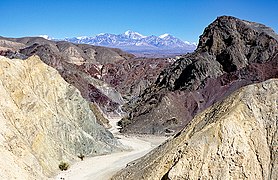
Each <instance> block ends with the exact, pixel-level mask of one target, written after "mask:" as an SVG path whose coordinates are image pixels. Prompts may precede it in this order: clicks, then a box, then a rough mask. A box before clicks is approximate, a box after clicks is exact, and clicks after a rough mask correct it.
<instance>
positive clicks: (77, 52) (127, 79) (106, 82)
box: [0, 37, 173, 116]
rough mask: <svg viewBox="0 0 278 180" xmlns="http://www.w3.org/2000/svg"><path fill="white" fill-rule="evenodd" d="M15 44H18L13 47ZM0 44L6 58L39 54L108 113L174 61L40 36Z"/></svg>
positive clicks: (3, 41) (115, 110)
mask: <svg viewBox="0 0 278 180" xmlns="http://www.w3.org/2000/svg"><path fill="white" fill-rule="evenodd" d="M1 42H2V43H1ZM14 44H20V45H21V46H14V48H13V46H12V45H14ZM1 45H2V46H3V48H2V50H1V49H0V54H1V55H3V56H6V57H9V58H21V59H25V58H27V57H29V56H32V55H38V56H39V57H40V58H41V59H42V60H43V61H44V62H45V63H46V64H48V65H50V66H52V67H54V68H55V69H57V70H58V71H59V73H60V74H61V75H62V77H63V78H64V79H65V80H66V81H67V82H68V83H70V84H72V85H74V86H75V87H76V88H78V89H79V90H80V92H81V94H82V96H83V97H84V98H86V99H87V100H88V101H91V102H94V103H95V104H96V105H97V106H99V107H100V109H101V111H102V112H103V113H104V114H106V115H107V116H113V115H118V114H123V112H122V111H121V108H120V107H121V106H122V105H123V104H124V103H125V101H128V100H134V99H136V97H137V96H138V95H139V94H141V93H142V92H143V91H144V89H145V88H146V87H148V86H149V85H150V84H152V83H153V82H154V81H155V80H156V79H157V77H158V75H159V73H160V72H161V71H162V69H164V68H165V67H167V66H168V65H169V64H171V63H172V62H173V59H163V58H160V59H158V58H152V59H147V58H134V55H132V54H129V53H125V52H123V51H121V50H119V49H115V48H106V47H99V46H92V45H86V44H73V43H69V42H64V41H58V42H55V41H49V40H46V39H44V38H40V37H25V38H3V37H0V46H1ZM0 48H1V47H0Z"/></svg>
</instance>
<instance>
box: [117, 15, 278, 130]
mask: <svg viewBox="0 0 278 180" xmlns="http://www.w3.org/2000/svg"><path fill="white" fill-rule="evenodd" d="M277 53H278V38H277V34H275V32H274V31H273V30H272V29H271V28H268V27H266V26H264V25H262V24H258V23H253V22H248V21H244V20H240V19H237V18H234V17H230V16H222V17H218V18H217V19H216V20H215V21H214V22H213V23H212V24H210V25H209V26H208V27H207V28H206V29H205V30H204V33H203V35H201V36H200V41H199V45H198V48H197V50H196V51H195V52H194V53H192V54H187V55H184V56H183V57H182V58H180V59H179V60H177V61H176V62H175V63H174V64H172V65H171V66H169V67H168V68H166V69H165V70H164V71H163V72H162V73H161V74H160V75H159V78H158V79H157V80H156V82H155V83H154V84H152V85H151V86H150V87H148V88H147V89H146V90H145V91H144V92H143V93H142V94H141V95H140V96H139V98H138V99H137V100H136V101H130V102H129V103H128V104H127V105H126V107H125V109H126V111H127V112H129V115H128V116H127V117H126V118H124V119H122V120H121V122H120V125H121V126H122V127H123V129H122V132H128V133H152V134H173V133H175V132H177V131H179V130H180V129H181V128H183V127H184V126H185V125H186V124H187V123H188V122H189V121H190V120H191V119H192V118H193V117H194V116H195V115H196V114H197V113H199V112H201V111H202V110H204V109H205V108H207V107H209V106H210V105H212V104H214V103H215V102H217V101H219V100H222V99H223V98H225V97H227V96H228V95H229V94H231V93H232V92H234V91H235V90H237V89H238V88H240V87H242V86H245V85H248V84H252V83H256V82H261V81H264V80H266V79H269V78H274V77H278V68H277V63H278V57H277Z"/></svg>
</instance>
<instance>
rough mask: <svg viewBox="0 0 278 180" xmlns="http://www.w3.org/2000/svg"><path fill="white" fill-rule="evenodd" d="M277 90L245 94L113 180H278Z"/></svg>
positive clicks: (249, 89) (268, 87) (275, 85)
mask: <svg viewBox="0 0 278 180" xmlns="http://www.w3.org/2000/svg"><path fill="white" fill-rule="evenodd" d="M277 89H278V79H271V80H268V81H265V82H263V83H259V84H253V85H249V86H246V87H244V88H241V89H240V90H238V91H236V92H235V93H233V94H232V95H230V96H229V97H228V98H226V99H225V100H223V101H221V102H219V103H216V104H214V105H213V106H212V107H210V108H208V109H206V110H205V111H203V112H202V113H200V114H198V115H197V116H196V117H195V118H194V119H193V120H192V121H191V122H190V123H189V124H188V125H187V126H186V127H185V128H184V129H183V130H182V131H181V132H179V133H177V134H176V135H175V136H174V137H173V138H172V139H170V140H169V141H167V142H166V143H164V144H163V145H161V146H160V147H158V148H156V149H155V150H153V151H152V152H150V153H149V154H147V155H145V156H144V157H142V158H141V159H139V160H136V161H134V162H132V163H130V164H129V165H128V166H127V167H126V168H125V169H123V170H122V171H120V172H119V173H117V174H116V175H115V176H114V177H113V178H112V179H115V180H120V179H150V180H156V179H157V180H160V179H163V180H167V179H265V180H266V179H278V173H277V172H278V111H277V108H278V101H277V99H278V91H277Z"/></svg>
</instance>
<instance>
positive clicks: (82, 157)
mask: <svg viewBox="0 0 278 180" xmlns="http://www.w3.org/2000/svg"><path fill="white" fill-rule="evenodd" d="M77 157H78V158H80V159H81V161H83V159H84V157H85V156H84V154H82V153H80V154H79V155H78V156H77Z"/></svg>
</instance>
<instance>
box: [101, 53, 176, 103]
mask: <svg viewBox="0 0 278 180" xmlns="http://www.w3.org/2000/svg"><path fill="white" fill-rule="evenodd" d="M174 61H175V59H174V58H165V59H163V58H136V59H132V60H129V61H119V62H118V63H114V64H105V65H103V66H102V68H101V76H100V77H101V79H102V80H103V81H105V82H107V83H109V84H110V85H111V86H113V87H115V89H116V90H117V91H118V92H119V93H120V94H121V95H122V96H123V98H124V99H125V100H127V101H129V100H130V101H133V100H135V99H136V98H137V97H138V96H139V95H140V94H142V93H143V92H144V90H145V89H146V88H147V87H149V86H150V85H151V84H152V83H154V82H155V80H156V79H157V78H158V75H159V74H160V72H161V71H162V70H163V69H165V68H166V67H168V66H169V65H170V64H172V63H173V62H174Z"/></svg>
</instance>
